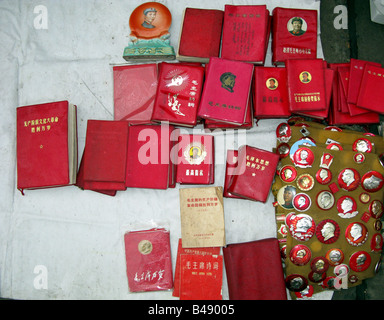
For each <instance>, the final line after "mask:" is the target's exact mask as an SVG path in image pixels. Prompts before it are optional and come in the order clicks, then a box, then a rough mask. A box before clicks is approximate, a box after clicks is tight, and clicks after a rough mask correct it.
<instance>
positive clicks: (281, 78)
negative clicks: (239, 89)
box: [252, 67, 291, 118]
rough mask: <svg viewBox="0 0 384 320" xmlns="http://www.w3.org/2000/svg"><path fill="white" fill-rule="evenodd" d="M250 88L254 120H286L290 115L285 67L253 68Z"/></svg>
mask: <svg viewBox="0 0 384 320" xmlns="http://www.w3.org/2000/svg"><path fill="white" fill-rule="evenodd" d="M252 88H253V90H252V92H253V104H254V116H255V118H286V117H289V116H290V115H291V112H290V110H289V100H288V87H287V69H286V68H285V67H280V68H275V67H255V73H254V81H253V84H252Z"/></svg>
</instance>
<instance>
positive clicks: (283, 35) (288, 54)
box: [272, 7, 318, 64]
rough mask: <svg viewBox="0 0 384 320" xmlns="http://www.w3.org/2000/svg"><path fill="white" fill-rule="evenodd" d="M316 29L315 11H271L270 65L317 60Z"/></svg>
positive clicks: (279, 8) (316, 14) (277, 9)
mask: <svg viewBox="0 0 384 320" xmlns="http://www.w3.org/2000/svg"><path fill="white" fill-rule="evenodd" d="M317 27H318V12H317V10H306V9H290V8H281V7H276V8H275V9H273V11H272V63H273V64H283V63H285V61H286V60H288V59H315V58H317Z"/></svg>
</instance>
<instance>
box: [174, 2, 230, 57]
mask: <svg viewBox="0 0 384 320" xmlns="http://www.w3.org/2000/svg"><path fill="white" fill-rule="evenodd" d="M223 17H224V12H223V11H222V10H216V9H201V8H186V9H185V11H184V16H183V24H182V28H181V34H180V41H179V49H178V54H177V57H176V58H177V60H179V61H200V62H208V61H209V58H210V57H218V56H219V54H220V41H221V32H222V27H223Z"/></svg>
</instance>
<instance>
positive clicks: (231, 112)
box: [197, 58, 253, 125]
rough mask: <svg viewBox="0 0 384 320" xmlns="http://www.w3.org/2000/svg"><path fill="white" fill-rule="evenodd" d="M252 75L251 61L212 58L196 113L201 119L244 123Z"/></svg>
mask: <svg viewBox="0 0 384 320" xmlns="http://www.w3.org/2000/svg"><path fill="white" fill-rule="evenodd" d="M252 77H253V64H251V63H246V62H241V61H233V60H227V59H222V58H211V59H210V60H209V64H208V67H207V76H206V79H205V82H204V89H203V94H202V96H201V101H200V106H199V109H198V114H197V115H198V116H199V117H200V118H203V119H211V120H216V121H220V122H227V123H232V124H236V125H241V124H243V123H244V121H245V119H246V115H247V109H248V105H249V99H251V83H252Z"/></svg>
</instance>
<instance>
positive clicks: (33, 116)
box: [16, 101, 78, 194]
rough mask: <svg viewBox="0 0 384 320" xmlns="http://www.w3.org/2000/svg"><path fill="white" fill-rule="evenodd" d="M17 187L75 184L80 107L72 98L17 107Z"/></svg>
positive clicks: (21, 188) (22, 189)
mask: <svg viewBox="0 0 384 320" xmlns="http://www.w3.org/2000/svg"><path fill="white" fill-rule="evenodd" d="M16 136H17V137H16V143H17V146H16V152H17V188H18V189H19V190H20V191H21V192H22V194H23V193H24V190H26V189H39V188H49V187H58V186H66V185H73V184H75V183H76V175H77V161H78V159H77V108H76V106H75V105H73V104H70V103H69V102H68V101H58V102H49V103H43V104H35V105H28V106H22V107H18V108H17V109H16Z"/></svg>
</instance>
